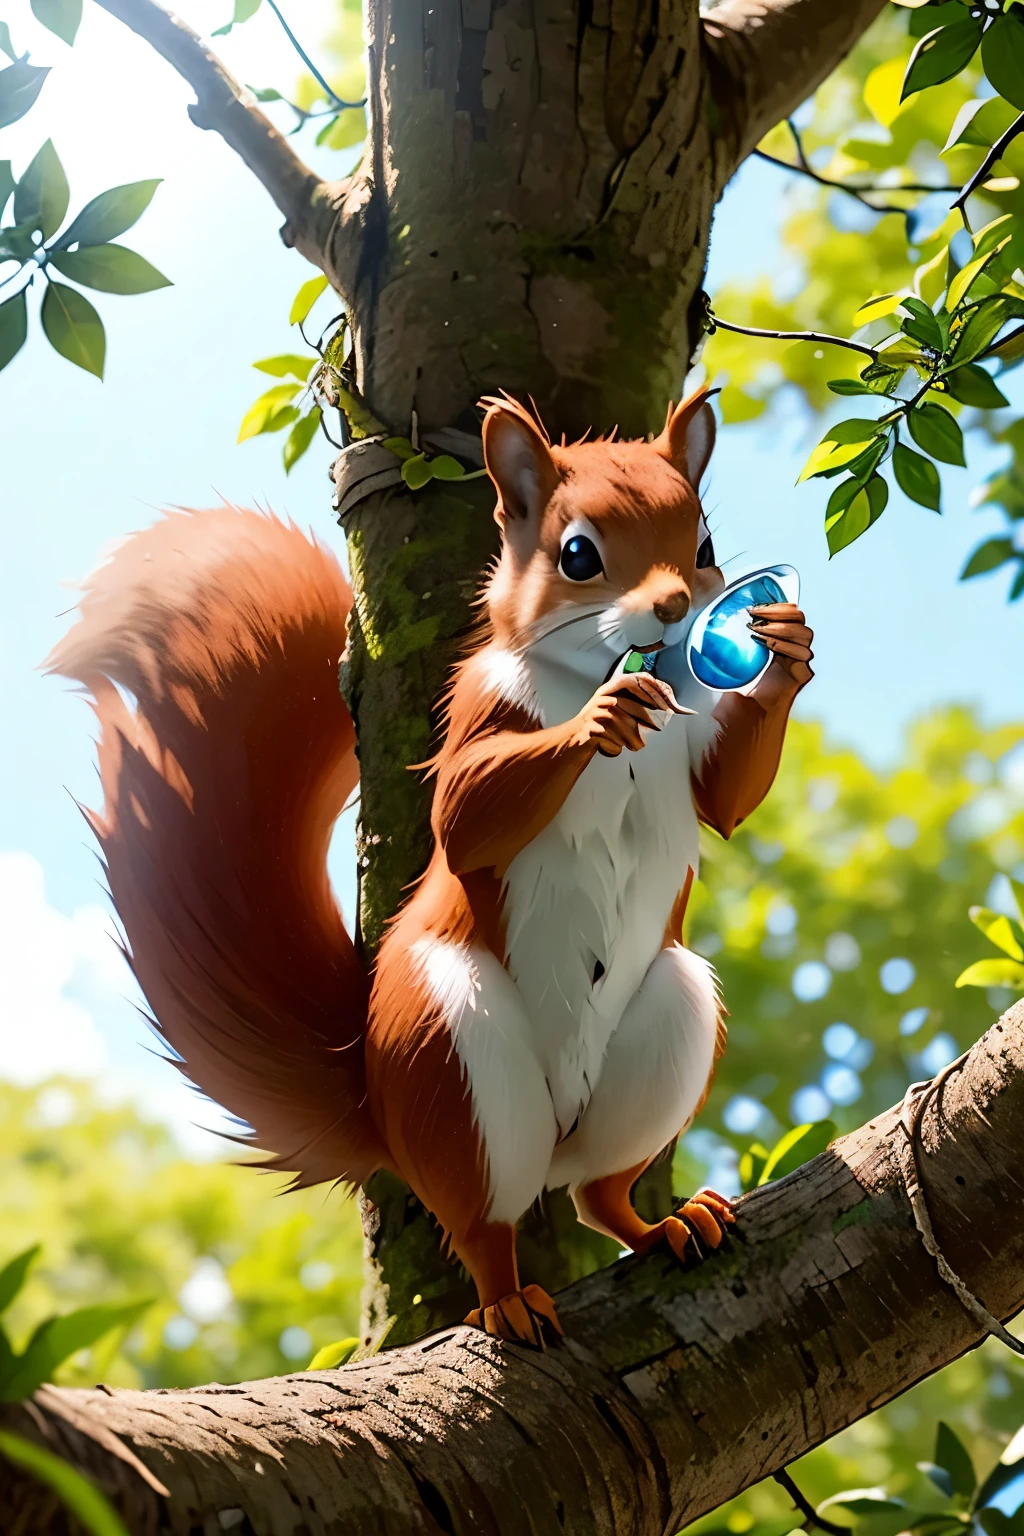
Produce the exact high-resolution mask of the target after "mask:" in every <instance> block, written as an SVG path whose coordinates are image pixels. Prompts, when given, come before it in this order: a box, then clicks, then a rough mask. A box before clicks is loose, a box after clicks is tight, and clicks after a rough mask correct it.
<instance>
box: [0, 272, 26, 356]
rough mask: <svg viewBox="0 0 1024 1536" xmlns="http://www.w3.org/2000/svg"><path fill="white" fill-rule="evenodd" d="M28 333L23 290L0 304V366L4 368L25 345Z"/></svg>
mask: <svg viewBox="0 0 1024 1536" xmlns="http://www.w3.org/2000/svg"><path fill="white" fill-rule="evenodd" d="M27 335H28V307H27V305H26V303H25V291H24V289H22V291H21V293H16V294H15V295H14V297H13V299H5V301H4V302H3V304H0V368H6V367H7V364H8V363H9V362H10V361H11V358H12V357H16V356H17V354H18V353H19V352H20V351H21V349H22V347H23V346H24V345H25V337H26V336H27Z"/></svg>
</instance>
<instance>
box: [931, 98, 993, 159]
mask: <svg viewBox="0 0 1024 1536" xmlns="http://www.w3.org/2000/svg"><path fill="white" fill-rule="evenodd" d="M984 105H985V103H984V102H983V101H980V100H979V99H978V97H976V96H972V97H971V99H970V100H969V101H965V102H964V104H963V106H962V107H961V108H960V110H959V112H958V113H957V115H956V117H954V119H953V126H952V127H951V128H950V130H949V134H948V135H947V138H946V142H945V144H943V146H942V148H941V149H940V151H939V153H940V154H941V155H944V154H945V153H946V151H947V149H952V148H953V147H954V145H956V144H974V145H982V144H984V145H988V144H989V143H991V140H990V139H988V138H987V137H986V135H985V134H984V133H983V132H982V131H981V129H980V128H979V127H978V126H977V125H976V124H975V122H974V119H975V117H976V116H977V115H978V113H979V112H980V111H981V109H982V107H983V106H984Z"/></svg>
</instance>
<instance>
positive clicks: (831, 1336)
mask: <svg viewBox="0 0 1024 1536" xmlns="http://www.w3.org/2000/svg"><path fill="white" fill-rule="evenodd" d="M1022 1133H1024V1002H1022V1003H1019V1004H1017V1005H1016V1007H1015V1008H1013V1009H1011V1010H1010V1012H1009V1013H1007V1014H1006V1015H1004V1017H1003V1018H1002V1019H1001V1020H1000V1021H999V1023H997V1024H996V1025H994V1026H993V1028H992V1029H991V1030H990V1031H989V1032H988V1034H987V1035H985V1036H984V1038H983V1039H982V1040H981V1041H979V1042H978V1044H977V1045H976V1046H975V1047H974V1048H973V1050H972V1051H971V1052H970V1053H969V1054H968V1056H967V1057H966V1058H965V1059H964V1062H963V1064H962V1066H961V1067H960V1068H958V1069H957V1070H956V1071H954V1072H953V1073H952V1074H951V1075H950V1077H949V1078H948V1080H947V1081H946V1082H945V1083H944V1085H943V1086H942V1088H941V1091H940V1092H939V1093H937V1094H935V1095H933V1096H932V1098H931V1100H930V1101H929V1103H928V1105H927V1107H926V1109H925V1112H924V1115H923V1116H922V1124H921V1128H920V1138H919V1144H918V1150H917V1162H918V1167H919V1169H920V1174H921V1179H922V1183H923V1187H924V1190H925V1193H926V1197H927V1201H928V1205H929V1209H930V1212H931V1216H932V1221H933V1224H934V1227H935V1230H936V1233H937V1236H938V1240H939V1243H940V1244H941V1246H942V1248H943V1250H944V1252H945V1255H946V1257H947V1259H948V1260H949V1262H950V1263H951V1264H952V1266H953V1268H954V1269H955V1270H956V1271H957V1272H958V1273H959V1274H960V1275H961V1276H962V1278H963V1279H964V1280H965V1281H966V1283H967V1285H968V1286H969V1287H970V1289H971V1290H972V1291H973V1292H974V1293H975V1295H977V1296H979V1297H980V1298H981V1299H982V1300H983V1301H984V1303H985V1304H986V1306H987V1307H988V1308H989V1310H990V1311H991V1312H993V1313H994V1314H995V1315H996V1316H998V1317H1000V1318H1006V1317H1008V1316H1011V1315H1012V1314H1014V1313H1015V1312H1016V1311H1017V1310H1018V1309H1019V1308H1020V1307H1021V1306H1022V1305H1024V1199H1022V1196H1024V1168H1022V1162H1021V1154H1020V1147H1021V1137H1022ZM902 1135H903V1131H902V1130H901V1128H900V1123H899V1110H898V1108H897V1109H894V1110H890V1111H889V1112H888V1113H887V1114H885V1115H882V1116H880V1117H879V1118H878V1119H877V1120H874V1121H872V1122H871V1123H870V1124H868V1125H866V1126H863V1127H862V1128H861V1129H860V1130H859V1131H855V1132H854V1133H853V1134H852V1135H849V1136H846V1137H844V1138H842V1139H841V1140H840V1141H837V1142H836V1143H835V1144H834V1145H833V1146H832V1147H831V1148H829V1150H828V1151H827V1152H825V1153H823V1154H822V1155H821V1156H820V1157H818V1158H815V1159H814V1161H813V1162H811V1163H808V1164H806V1165H805V1166H804V1167H803V1168H802V1169H799V1170H798V1171H797V1172H796V1173H795V1174H792V1175H791V1176H790V1177H789V1178H786V1179H783V1180H780V1181H779V1182H778V1183H777V1184H772V1185H768V1186H766V1187H765V1188H763V1189H760V1190H757V1191H756V1192H755V1193H754V1194H752V1195H749V1196H748V1197H746V1198H745V1199H744V1200H743V1201H742V1202H741V1203H740V1205H739V1209H738V1220H737V1224H736V1229H735V1232H734V1234H733V1235H732V1236H731V1237H730V1238H729V1239H727V1240H726V1243H725V1245H724V1246H723V1248H722V1249H721V1250H720V1251H719V1252H718V1253H717V1254H715V1255H714V1256H713V1257H711V1258H710V1259H709V1260H707V1261H706V1262H705V1263H704V1264H702V1265H700V1266H698V1267H696V1268H692V1269H683V1268H681V1267H680V1266H679V1265H678V1264H677V1263H676V1262H675V1261H674V1260H673V1259H672V1258H671V1257H670V1256H669V1255H668V1254H667V1253H654V1254H651V1255H649V1256H648V1257H647V1258H645V1259H642V1260H638V1259H626V1260H622V1261H620V1262H619V1263H618V1264H615V1265H613V1266H612V1267H611V1268H608V1269H605V1270H603V1271H602V1272H601V1273H600V1274H597V1275H592V1276H591V1277H589V1278H588V1279H586V1280H583V1281H580V1282H579V1283H577V1284H576V1285H574V1286H573V1287H572V1288H571V1289H570V1290H568V1291H567V1292H565V1293H564V1294H563V1295H562V1296H561V1297H560V1298H559V1310H560V1314H561V1317H562V1320H563V1322H564V1325H565V1331H566V1337H565V1341H564V1343H562V1344H561V1345H559V1346H558V1347H556V1348H553V1349H550V1350H549V1351H547V1352H546V1353H535V1352H533V1351H531V1350H528V1349H526V1348H524V1347H522V1346H519V1345H508V1344H506V1345H503V1344H500V1343H498V1342H496V1341H495V1340H493V1339H490V1338H487V1337H486V1336H484V1335H483V1334H480V1333H478V1332H476V1331H474V1330H471V1329H467V1328H457V1329H453V1330H449V1331H446V1332H442V1333H439V1334H435V1335H434V1336H432V1337H430V1338H428V1339H425V1340H422V1341H421V1342H419V1343H417V1344H414V1345H411V1346H408V1347H406V1348H403V1349H399V1350H394V1351H387V1352H385V1353H382V1354H380V1355H377V1356H375V1357H373V1358H372V1359H370V1360H367V1361H364V1362H363V1363H361V1364H358V1365H349V1366H346V1367H344V1368H343V1369H342V1370H339V1371H324V1372H316V1373H312V1372H303V1373H300V1374H298V1375H294V1376H287V1377H278V1378H275V1379H273V1380H271V1381H263V1382H252V1383H248V1384H245V1385H242V1386H236V1387H218V1386H210V1387H204V1388H199V1389H196V1390H191V1391H185V1392H166V1391H165V1392H114V1393H108V1392H106V1391H104V1390H103V1389H97V1390H96V1391H71V1390H65V1389H59V1388H53V1387H46V1388H43V1389H41V1391H40V1392H38V1393H37V1394H36V1397H35V1399H34V1400H33V1402H31V1403H29V1404H26V1405H12V1406H8V1407H6V1408H5V1409H4V1410H3V1413H2V1417H0V1422H2V1423H3V1425H4V1427H7V1428H11V1429H14V1430H16V1431H17V1432H18V1433H21V1434H25V1435H28V1436H29V1437H31V1438H34V1439H36V1440H38V1441H41V1442H46V1443H48V1444H50V1445H51V1447H53V1448H54V1449H56V1450H58V1451H59V1452H60V1453H61V1454H62V1455H64V1456H66V1457H67V1458H68V1459H69V1460H71V1461H72V1462H73V1463H75V1464H76V1465H78V1466H79V1467H81V1468H82V1469H83V1470H85V1471H88V1472H89V1473H90V1474H91V1475H92V1476H94V1477H95V1478H96V1479H97V1481H98V1482H100V1483H101V1485H102V1486H104V1487H105V1489H106V1490H107V1491H108V1492H109V1493H110V1494H111V1496H112V1497H113V1498H114V1500H115V1502H116V1503H118V1504H119V1506H120V1507H121V1508H122V1509H123V1510H124V1511H125V1513H126V1517H127V1519H128V1523H129V1528H130V1530H131V1531H132V1532H133V1533H135V1532H140V1533H141V1532H147V1533H148V1532H157V1531H161V1532H175V1533H179V1532H180V1533H183V1536H184V1533H186V1532H187V1533H192V1532H196V1531H200V1530H202V1531H210V1532H213V1531H217V1530H232V1529H234V1530H240V1531H243V1532H245V1531H248V1532H256V1533H258V1536H264V1533H266V1536H292V1533H296V1536H298V1533H299V1532H302V1533H307V1536H317V1533H321V1532H322V1533H327V1532H332V1533H339V1532H349V1531H352V1532H362V1531H370V1530H372V1531H375V1532H381V1533H383V1536H407V1533H411V1532H416V1533H419V1532H438V1531H444V1532H449V1533H452V1536H471V1533H472V1536H527V1533H529V1536H548V1533H551V1536H556V1533H557V1536H563V1533H565V1532H570V1533H572V1532H576V1533H581V1536H582V1533H584V1532H586V1533H588V1536H590V1533H598V1536H627V1533H628V1536H670V1533H672V1532H675V1531H677V1530H678V1529H679V1528H680V1526H682V1525H684V1524H685V1523H686V1522H688V1521H690V1520H693V1519H695V1518H696V1517H697V1516H698V1515H701V1514H703V1513H705V1512H706V1511H708V1510H710V1509H713V1508H715V1507H716V1506H718V1505H719V1504H721V1503H723V1502H724V1501H725V1500H726V1499H728V1498H730V1497H732V1496H733V1495H735V1494H737V1493H739V1492H741V1491H742V1490H743V1489H744V1488H746V1487H749V1486H750V1484H752V1483H755V1482H758V1481H760V1480H761V1479H762V1478H764V1477H766V1476H768V1475H770V1474H771V1473H772V1472H774V1471H776V1470H778V1469H779V1468H781V1467H784V1466H786V1465H787V1464H788V1463H789V1462H791V1461H793V1460H794V1459H795V1458H796V1457H798V1456H801V1455H803V1454H804V1453H805V1452H806V1451H809V1450H811V1449H812V1448H813V1447H814V1446H816V1445H819V1444H821V1442H822V1441H823V1440H826V1439H828V1438H829V1436H831V1435H834V1434H835V1433H836V1432H837V1431H838V1430H840V1429H842V1428H844V1427H845V1426H846V1425H848V1424H851V1423H853V1422H854V1421H855V1420H856V1419H858V1418H860V1417H862V1416H863V1415H864V1414H866V1413H870V1412H871V1411H872V1410H874V1409H875V1408H878V1407H879V1406H881V1405H882V1404H883V1403H886V1402H888V1401H890V1400H891V1399H892V1398H893V1397H896V1396H897V1395H898V1394H899V1393H901V1392H903V1391H905V1390H906V1389H907V1388H908V1387H910V1386H912V1385H913V1384H914V1383H915V1382H918V1381H920V1380H922V1379H923V1378H924V1377H926V1376H928V1375H930V1374H931V1372H933V1371H935V1370H937V1369H939V1368H940V1367H941V1366H943V1365H945V1364H947V1363H948V1362H949V1361H950V1360H953V1359H955V1358H956V1357H957V1356H958V1355H960V1354H962V1353H963V1352H964V1351H965V1350H967V1349H970V1348H972V1347H973V1346H975V1345H976V1344H977V1343H979V1342H980V1339H979V1331H978V1326H977V1324H976V1323H975V1322H974V1321H973V1319H972V1317H971V1316H970V1314H969V1313H968V1312H967V1311H966V1310H965V1309H964V1307H963V1306H962V1305H961V1304H960V1302H959V1301H958V1300H957V1298H956V1296H955V1295H954V1293H953V1291H952V1290H951V1289H950V1288H949V1287H948V1286H947V1285H945V1284H944V1283H943V1282H942V1281H941V1280H940V1279H939V1277H938V1274H937V1270H936V1266H935V1263H934V1262H933V1260H932V1259H930V1258H929V1257H928V1255H927V1253H926V1252H925V1249H924V1247H923V1245H922V1242H921V1238H920V1235H919V1233H918V1231H917V1228H916V1227H915V1225H914V1221H913V1217H912V1214H911V1210H910V1205H909V1201H908V1198H907V1193H906V1189H905V1187H904V1184H903V1180H902V1176H901V1173H900V1157H899V1139H900V1138H901V1137H902ZM118 1453H119V1454H118ZM137 1463H141V1466H142V1468H143V1469H145V1474H144V1475H143V1474H142V1473H140V1470H139V1466H138V1465H137ZM154 1483H159V1484H160V1485H163V1486H165V1487H166V1489H167V1490H168V1492H167V1494H166V1495H164V1494H163V1493H160V1492H158V1491H157V1490H156V1488H155V1487H154V1486H153V1485H154ZM19 1522H20V1524H19ZM0 1527H2V1528H3V1529H4V1530H11V1531H13V1530H25V1531H29V1530H31V1531H32V1532H33V1533H39V1536H45V1533H48V1532H52V1531H57V1530H60V1529H63V1527H61V1526H60V1525H59V1523H58V1522H57V1520H56V1519H55V1517H54V1515H53V1513H52V1506H51V1505H50V1504H49V1503H48V1497H47V1496H46V1495H44V1494H43V1493H41V1492H40V1490H39V1489H38V1488H37V1486H36V1485H34V1484H33V1483H31V1482H30V1481H28V1480H26V1479H25V1478H23V1477H21V1476H20V1474H16V1475H14V1476H13V1478H10V1479H8V1481H7V1483H6V1484H4V1485H3V1491H2V1492H0Z"/></svg>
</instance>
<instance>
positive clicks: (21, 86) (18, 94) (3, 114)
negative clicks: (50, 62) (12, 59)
mask: <svg viewBox="0 0 1024 1536" xmlns="http://www.w3.org/2000/svg"><path fill="white" fill-rule="evenodd" d="M49 73H50V71H49V69H37V68H36V67H35V65H34V64H28V63H26V62H25V60H24V59H19V60H18V62H17V63H16V64H8V66H7V68H6V69H0V128H9V127H10V125H11V123H16V122H17V121H18V119H19V118H22V117H24V116H25V113H26V112H28V111H29V110H30V109H31V107H32V106H33V104H34V102H35V99H36V97H37V96H38V95H39V92H40V91H41V90H42V88H43V81H44V80H45V79H46V77H47V75H48V74H49Z"/></svg>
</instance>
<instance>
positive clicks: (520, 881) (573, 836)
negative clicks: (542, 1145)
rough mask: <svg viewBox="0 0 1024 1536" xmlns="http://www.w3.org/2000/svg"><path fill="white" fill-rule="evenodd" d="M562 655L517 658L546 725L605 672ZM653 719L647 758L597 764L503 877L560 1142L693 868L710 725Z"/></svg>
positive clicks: (521, 982)
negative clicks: (694, 770) (564, 662)
mask: <svg viewBox="0 0 1024 1536" xmlns="http://www.w3.org/2000/svg"><path fill="white" fill-rule="evenodd" d="M559 660H561V658H555V657H551V658H550V659H549V657H548V656H538V657H534V656H533V655H532V654H531V655H530V656H528V657H527V658H526V660H525V663H524V665H525V666H526V668H527V670H528V672H529V674H530V679H531V682H532V684H533V688H534V693H535V697H536V700H537V708H538V713H540V714H541V716H542V718H543V721H544V724H546V725H551V724H555V723H558V722H559V721H561V720H565V719H568V718H570V717H571V716H572V715H573V714H574V713H576V711H577V710H578V709H580V708H581V707H582V705H583V704H584V703H585V702H586V700H587V698H589V697H590V695H591V693H592V692H593V691H594V689H595V688H596V687H597V686H599V684H600V682H601V681H602V679H603V676H604V675H605V672H606V670H607V668H608V665H609V663H608V660H607V658H605V659H601V658H599V657H595V656H594V655H593V653H592V652H590V653H587V655H586V662H585V663H584V664H583V665H582V666H581V665H580V663H581V661H582V660H583V658H582V657H581V654H580V650H579V649H574V652H573V655H572V663H573V665H571V667H569V668H566V667H564V666H560V665H558V664H557V663H558V661H559ZM597 668H600V671H599V672H598V675H597V676H596V677H595V676H594V672H595V670H596V669H597ZM707 698H708V701H709V702H710V703H713V702H714V701H713V697H712V696H711V695H708V696H707ZM707 707H708V706H707V704H706V705H705V708H707ZM658 721H659V724H661V725H662V726H663V729H662V730H661V731H660V732H653V731H645V732H644V735H645V738H646V745H645V747H644V748H643V750H642V751H640V752H625V751H624V752H622V753H621V754H620V755H619V756H618V757H614V758H613V757H604V756H601V755H598V756H596V757H595V758H594V759H593V760H592V761H591V763H590V764H589V765H588V767H587V768H586V769H585V770H584V772H583V773H582V775H581V776H580V778H579V779H578V780H577V782H576V784H575V786H574V787H573V789H572V791H571V792H570V794H569V796H568V798H567V800H566V802H565V804H564V805H563V806H562V809H561V810H560V811H559V812H558V814H557V816H556V817H555V818H554V820H553V821H552V822H551V823H550V824H549V825H548V826H547V827H546V828H545V829H544V831H543V832H541V833H540V834H539V836H538V837H536V838H535V839H534V840H533V842H532V843H530V844H528V846H527V847H526V848H524V849H523V850H522V852H521V853H520V854H519V855H518V856H517V858H516V859H515V860H513V862H512V864H511V866H510V867H509V870H508V873H507V876H506V894H505V914H506V918H507V935H508V937H507V946H508V968H509V972H510V974H511V976H512V978H513V980H514V981H515V983H516V985H517V987H518V990H519V992H520V995H521V996H522V998H523V1001H524V1002H525V1004H526V1007H527V1011H528V1013H529V1015H530V1020H531V1024H532V1027H533V1029H534V1030H535V1031H536V1039H535V1049H536V1051H537V1053H538V1055H539V1057H540V1059H541V1061H542V1063H543V1065H544V1069H545V1072H546V1075H547V1079H548V1083H549V1086H550V1090H551V1094H552V1098H553V1100H554V1106H555V1114H556V1117H557V1119H558V1123H559V1126H560V1129H561V1132H562V1134H563V1135H564V1134H565V1133H566V1132H567V1131H568V1130H569V1128H570V1127H571V1126H572V1124H573V1122H574V1120H575V1119H576V1117H577V1116H578V1115H579V1114H580V1112H581V1111H582V1110H583V1109H585V1108H586V1105H587V1103H588V1102H589V1099H590V1096H591V1093H592V1092H593V1090H594V1088H595V1086H596V1084H597V1080H598V1076H599V1074H600V1070H601V1063H602V1060H603V1058H604V1055H605V1050H606V1047H607V1045H608V1040H609V1038H610V1036H611V1033H612V1031H613V1030H614V1029H615V1027H616V1025H617V1024H618V1022H619V1020H620V1018H621V1016H622V1013H623V1010H624V1008H625V1007H626V1005H627V1003H628V1002H629V1000H630V998H631V997H632V995H633V993H634V992H635V991H636V989H637V987H638V986H639V985H640V982H641V981H642V980H643V977H644V974H645V972H646V971H647V968H648V966H649V965H650V964H651V961H652V960H653V959H654V957H655V956H656V955H657V953H658V951H659V949H660V948H661V945H662V941H663V935H664V931H665V925H666V922H667V920H668V917H669V914H670V912H671V910H672V904H673V902H674V900H675V898H676V895H677V893H678V891H679V889H680V887H681V886H682V885H683V883H684V881H685V879H686V874H687V869H692V870H693V871H694V873H696V871H697V864H698V824H697V815H696V811H695V809H694V803H693V796H692V792H691V788H690V768H691V761H693V759H694V750H695V748H696V749H697V755H698V757H699V751H700V750H701V749H702V748H703V745H704V744H705V743H706V741H707V738H708V721H707V719H702V718H701V717H692V716H676V715H671V716H666V715H665V714H659V716H658Z"/></svg>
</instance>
